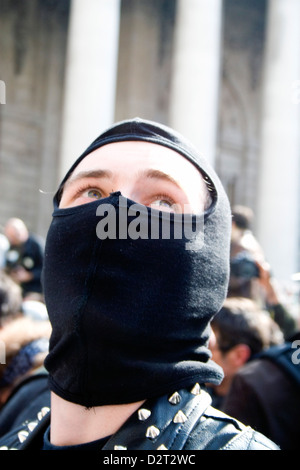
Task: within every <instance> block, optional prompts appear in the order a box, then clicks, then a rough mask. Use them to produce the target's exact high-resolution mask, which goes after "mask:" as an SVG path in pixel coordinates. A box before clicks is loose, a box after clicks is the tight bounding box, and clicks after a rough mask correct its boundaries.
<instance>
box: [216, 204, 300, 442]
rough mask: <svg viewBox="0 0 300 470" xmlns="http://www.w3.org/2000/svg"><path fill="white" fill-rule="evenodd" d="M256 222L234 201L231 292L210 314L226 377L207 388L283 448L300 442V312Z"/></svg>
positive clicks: (218, 359)
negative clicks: (276, 273) (289, 300)
mask: <svg viewBox="0 0 300 470" xmlns="http://www.w3.org/2000/svg"><path fill="white" fill-rule="evenodd" d="M252 224H253V212H252V210H251V209H249V208H248V207H244V206H236V207H233V210H232V237H231V260H230V264H231V270H230V273H231V274H230V282H229V289H228V297H227V299H226V301H225V303H224V305H223V308H222V309H221V311H220V312H219V313H218V314H217V315H216V316H215V318H214V319H213V321H212V331H213V334H212V336H211V340H210V348H211V351H212V357H213V359H214V360H215V362H217V363H218V364H219V365H220V366H221V367H222V368H223V371H224V379H223V381H222V383H221V384H220V385H219V386H216V387H208V390H209V391H210V393H211V396H212V399H213V405H214V406H215V407H216V408H219V409H221V410H222V411H224V412H225V413H227V414H229V415H231V416H234V417H235V418H237V419H239V420H240V421H241V422H243V423H244V424H247V425H249V426H251V427H253V428H254V429H256V430H258V431H260V432H261V433H263V434H264V435H265V436H267V437H269V438H270V439H271V440H273V441H274V442H275V443H276V444H277V445H279V446H280V448H281V449H286V450H288V449H296V448H297V442H298V440H299V437H300V400H299V397H300V359H298V358H300V353H299V354H298V352H297V348H298V350H300V334H299V316H298V317H297V316H295V315H294V313H293V312H291V311H290V309H289V307H288V305H287V304H286V303H285V302H284V301H283V300H282V299H281V293H280V292H279V289H278V283H277V282H276V280H275V279H273V277H272V275H271V267H270V266H269V264H268V263H267V260H266V259H265V256H264V252H263V250H262V248H261V246H260V245H259V243H258V242H257V240H256V239H255V237H254V235H253V232H252ZM295 348H296V349H295Z"/></svg>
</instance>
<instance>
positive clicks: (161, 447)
mask: <svg viewBox="0 0 300 470" xmlns="http://www.w3.org/2000/svg"><path fill="white" fill-rule="evenodd" d="M156 450H168V448H167V447H166V446H165V445H164V444H161V445H160V446H158V448H157V449H156Z"/></svg>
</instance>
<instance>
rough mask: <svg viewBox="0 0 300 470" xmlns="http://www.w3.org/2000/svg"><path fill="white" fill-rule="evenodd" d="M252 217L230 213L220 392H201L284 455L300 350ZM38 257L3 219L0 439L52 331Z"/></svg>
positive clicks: (295, 406)
mask: <svg viewBox="0 0 300 470" xmlns="http://www.w3.org/2000/svg"><path fill="white" fill-rule="evenodd" d="M252 219H253V213H252V211H251V210H250V209H249V208H247V207H242V206H237V207H235V208H233V219H232V240H231V260H230V262H231V277H230V283H229V289H228V297H227V299H226V301H225V303H224V306H223V308H222V309H221V311H220V312H219V313H218V314H217V315H216V316H215V318H214V319H213V322H212V335H211V339H210V349H211V353H212V358H213V360H214V361H215V362H217V363H218V364H219V365H220V366H221V367H222V369H223V371H224V379H223V381H222V383H221V384H220V385H218V386H212V385H210V384H207V389H208V391H209V393H210V394H211V397H212V404H213V406H215V407H216V408H218V409H220V410H222V411H224V412H225V413H227V414H229V415H231V416H233V417H235V418H237V419H239V420H240V421H242V422H243V423H244V424H248V425H250V426H252V427H253V428H254V429H256V430H258V431H260V432H262V433H263V434H265V435H266V436H267V437H269V438H270V439H271V440H273V441H274V442H275V443H276V444H277V445H279V446H280V447H281V448H282V449H295V448H296V445H297V442H298V439H299V437H300V400H299V391H300V388H299V387H300V378H299V376H300V372H299V368H300V365H299V362H300V360H299V361H297V360H293V356H292V353H295V349H293V348H294V346H295V345H296V346H297V345H299V346H298V349H300V341H299V340H300V335H299V319H298V318H295V315H293V314H292V313H291V312H290V311H289V309H288V307H287V306H286V305H284V302H282V301H281V299H280V293H278V290H277V288H276V283H274V279H273V278H272V275H271V269H270V266H269V265H268V263H267V260H266V259H265V256H264V253H263V250H262V248H261V247H260V246H259V244H258V242H257V240H256V239H255V237H254V235H253V233H252V230H251V227H252ZM43 257H44V244H43V240H41V239H39V238H38V237H36V236H35V235H33V234H31V233H29V231H28V229H27V227H26V225H25V223H24V222H23V221H22V220H20V219H16V218H13V219H10V220H8V221H7V223H6V225H5V227H4V228H3V233H2V234H1V235H0V344H2V345H5V363H1V364H0V436H1V434H3V433H4V432H6V431H7V423H6V427H5V426H4V427H3V422H4V421H3V420H2V427H1V419H2V417H3V416H5V405H6V403H7V402H8V401H9V400H11V399H12V397H13V396H14V393H15V390H17V389H18V388H20V384H23V383H24V382H26V379H27V378H28V377H30V376H31V375H32V374H37V373H39V372H41V371H43V362H44V358H45V356H46V354H47V351H48V345H49V338H50V333H51V327H50V323H49V321H48V316H47V310H46V306H45V303H44V298H43V291H42V284H41V273H42V267H43ZM298 341H299V342H298ZM297 357H299V358H300V354H299V356H297V354H296V355H295V354H294V358H296V359H297ZM3 362H4V361H3ZM297 375H298V378H297ZM27 403H28V398H27ZM3 419H4V418H3ZM6 419H7V417H6ZM8 425H9V423H8Z"/></svg>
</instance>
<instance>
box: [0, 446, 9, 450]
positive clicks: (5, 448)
mask: <svg viewBox="0 0 300 470" xmlns="http://www.w3.org/2000/svg"><path fill="white" fill-rule="evenodd" d="M0 450H8V447H7V446H2V447H0Z"/></svg>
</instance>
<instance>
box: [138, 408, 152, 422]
mask: <svg viewBox="0 0 300 470" xmlns="http://www.w3.org/2000/svg"><path fill="white" fill-rule="evenodd" d="M149 416H151V411H150V410H147V409H146V408H141V409H140V410H138V418H139V420H140V421H146V419H148V418H149Z"/></svg>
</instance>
